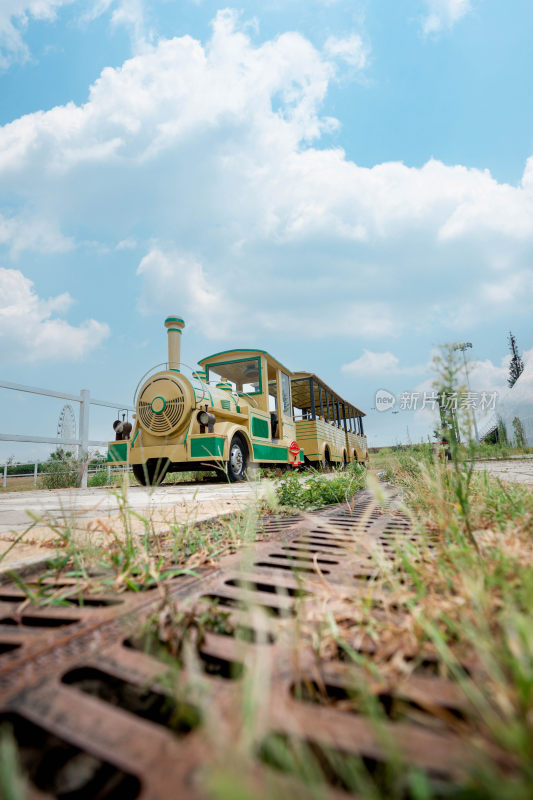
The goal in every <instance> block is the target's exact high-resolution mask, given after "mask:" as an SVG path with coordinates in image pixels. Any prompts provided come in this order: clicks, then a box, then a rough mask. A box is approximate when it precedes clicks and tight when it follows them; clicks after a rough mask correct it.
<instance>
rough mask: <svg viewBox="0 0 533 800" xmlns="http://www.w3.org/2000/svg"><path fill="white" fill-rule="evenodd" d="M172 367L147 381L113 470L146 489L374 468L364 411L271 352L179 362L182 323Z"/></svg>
mask: <svg viewBox="0 0 533 800" xmlns="http://www.w3.org/2000/svg"><path fill="white" fill-rule="evenodd" d="M165 327H166V329H167V333H168V362H166V363H165V364H164V365H160V367H161V366H162V367H163V368H158V369H157V371H156V372H153V373H152V374H149V375H148V376H145V377H144V378H143V379H141V382H140V384H139V386H138V387H137V391H136V393H135V407H136V413H135V414H134V424H133V429H132V430H131V432H130V431H129V429H128V428H129V426H126V429H124V428H123V427H121V426H118V427H117V428H116V431H117V440H116V441H113V442H109V447H108V461H110V462H114V463H118V464H131V466H132V469H133V473H134V475H135V477H136V478H137V480H138V481H139V482H140V483H142V484H143V485H157V484H159V483H161V482H162V481H163V479H164V477H165V475H166V474H167V472H178V471H185V470H187V471H188V470H213V469H215V470H220V471H223V472H224V473H225V474H227V477H228V479H229V480H230V481H240V480H243V479H244V478H245V477H246V473H247V470H248V469H249V468H251V467H254V466H264V465H287V466H292V467H298V466H300V465H302V464H304V463H305V462H307V463H311V464H313V463H314V464H315V465H317V466H318V465H324V464H328V463H330V464H334V463H338V464H341V463H347V462H348V461H353V460H356V461H361V462H365V461H366V460H367V458H368V451H367V446H366V436H365V435H364V432H363V427H362V418H363V416H364V414H363V412H362V411H359V410H358V409H357V408H355V406H353V405H351V404H348V403H346V402H345V401H344V400H342V398H340V397H339V396H338V395H337V394H335V393H334V392H333V391H332V390H331V389H330V388H329V387H327V386H326V384H324V383H323V382H322V381H320V379H319V378H317V377H316V375H314V374H311V373H293V372H291V370H289V369H287V368H286V367H284V366H283V364H281V363H280V362H279V361H277V360H276V359H275V358H273V357H272V356H271V355H270V354H269V353H267V352H265V351H264V350H255V349H253V350H248V349H236V350H226V351H223V352H221V353H215V354H214V355H211V356H208V357H207V358H203V359H201V360H200V361H199V364H200V368H199V369H197V370H196V371H194V372H192V374H191V376H190V377H187V376H186V375H185V374H184V368H183V364H182V361H181V336H182V331H183V328H184V327H185V323H184V321H183V320H182V319H181V318H180V317H168V318H167V319H166V320H165Z"/></svg>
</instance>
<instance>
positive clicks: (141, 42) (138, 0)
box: [82, 0, 153, 52]
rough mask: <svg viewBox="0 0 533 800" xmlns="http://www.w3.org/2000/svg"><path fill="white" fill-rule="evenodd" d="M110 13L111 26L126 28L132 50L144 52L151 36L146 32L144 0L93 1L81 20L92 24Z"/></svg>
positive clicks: (150, 33) (149, 32)
mask: <svg viewBox="0 0 533 800" xmlns="http://www.w3.org/2000/svg"><path fill="white" fill-rule="evenodd" d="M110 11H111V12H112V13H111V24H112V25H117V26H118V25H123V26H124V27H125V28H126V30H127V31H128V33H129V35H130V38H131V42H132V45H133V47H134V50H135V51H136V52H142V51H143V50H145V49H146V47H147V43H148V42H149V41H150V40H151V39H152V38H153V34H152V32H151V31H149V30H147V26H146V13H145V4H144V0H94V2H93V4H92V6H91V8H90V9H89V11H87V12H86V13H85V14H84V15H83V17H82V20H83V21H86V22H92V21H93V20H95V19H98V17H101V16H102V15H103V14H107V13H108V12H110Z"/></svg>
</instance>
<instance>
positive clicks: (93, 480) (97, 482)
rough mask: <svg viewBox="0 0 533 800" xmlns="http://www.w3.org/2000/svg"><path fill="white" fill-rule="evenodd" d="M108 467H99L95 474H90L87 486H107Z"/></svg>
mask: <svg viewBox="0 0 533 800" xmlns="http://www.w3.org/2000/svg"><path fill="white" fill-rule="evenodd" d="M107 483H108V480H107V469H99V470H98V472H95V473H94V474H93V475H89V478H88V480H87V486H91V487H93V486H107Z"/></svg>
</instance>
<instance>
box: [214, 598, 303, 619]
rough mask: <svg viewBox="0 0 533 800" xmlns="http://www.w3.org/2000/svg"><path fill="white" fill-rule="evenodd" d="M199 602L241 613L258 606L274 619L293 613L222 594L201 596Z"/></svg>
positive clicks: (262, 603) (266, 604) (278, 607)
mask: <svg viewBox="0 0 533 800" xmlns="http://www.w3.org/2000/svg"><path fill="white" fill-rule="evenodd" d="M200 600H207V601H209V602H211V603H217V604H218V605H219V606H223V607H225V608H238V609H240V610H242V611H245V610H247V609H248V608H250V607H257V606H259V608H263V609H265V611H267V612H268V613H270V614H273V615H274V616H275V617H287V616H289V615H291V614H293V613H294V611H293V610H292V609H291V608H283V607H280V606H274V605H269V604H268V603H264V602H259V601H258V600H255V599H254V598H250V601H249V602H247V601H246V600H244V599H241V598H238V597H227V596H226V595H222V594H203V595H202V596H201V597H200Z"/></svg>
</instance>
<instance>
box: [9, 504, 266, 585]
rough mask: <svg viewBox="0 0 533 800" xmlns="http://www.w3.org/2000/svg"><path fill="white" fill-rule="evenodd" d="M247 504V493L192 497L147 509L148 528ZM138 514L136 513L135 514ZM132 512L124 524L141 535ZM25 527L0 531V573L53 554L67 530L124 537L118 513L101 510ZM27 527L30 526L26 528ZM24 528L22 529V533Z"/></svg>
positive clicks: (83, 535)
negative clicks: (187, 499)
mask: <svg viewBox="0 0 533 800" xmlns="http://www.w3.org/2000/svg"><path fill="white" fill-rule="evenodd" d="M248 503H250V497H249V496H248V495H244V496H240V497H220V498H217V499H216V500H196V501H191V502H188V503H184V504H182V505H175V506H172V507H170V508H169V507H162V508H159V509H157V508H156V509H151V510H150V517H149V520H150V528H151V530H154V531H156V532H158V531H161V532H163V531H167V530H168V528H169V525H175V524H178V525H191V524H194V523H196V522H201V521H203V520H207V519H212V518H214V517H217V516H219V515H221V514H229V513H232V512H234V511H239V510H240V509H242V508H244V507H245V506H246V505H247V504H248ZM139 516H140V515H139ZM139 516H137V515H136V514H130V515H128V524H129V525H130V528H131V530H132V531H133V532H134V533H138V534H142V533H143V532H144V531H145V523H144V522H143V521H142V519H139ZM30 525H31V523H30V522H29V523H28V525H27V527H26V529H24V528H23V529H20V528H18V529H17V530H13V531H4V532H2V533H0V572H1V571H2V570H5V569H6V568H7V569H9V566H10V565H11V564H13V563H15V562H19V561H22V560H26V559H32V558H36V557H41V558H43V557H46V556H48V555H49V556H53V555H54V553H55V552H56V550H57V549H58V547H59V546H60V544H61V541H62V534H65V533H66V532H67V528H68V529H69V530H70V532H71V533H72V535H73V536H75V537H76V538H78V539H80V540H86V539H87V538H89V539H90V540H91V541H92V542H93V543H94V544H96V543H98V544H100V543H105V542H106V541H109V542H112V541H113V538H114V536H115V535H118V536H119V537H121V538H122V537H123V536H124V524H123V521H122V519H121V517H120V515H118V514H113V513H103V514H102V515H101V516H96V517H91V518H87V517H76V516H74V515H72V516H70V518H69V517H65V518H64V519H63V520H61V521H59V522H57V521H54V520H51V521H50V524H49V525H42V524H39V525H35V527H31V528H30ZM28 528H30V529H29V530H28ZM25 530H26V532H25Z"/></svg>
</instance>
